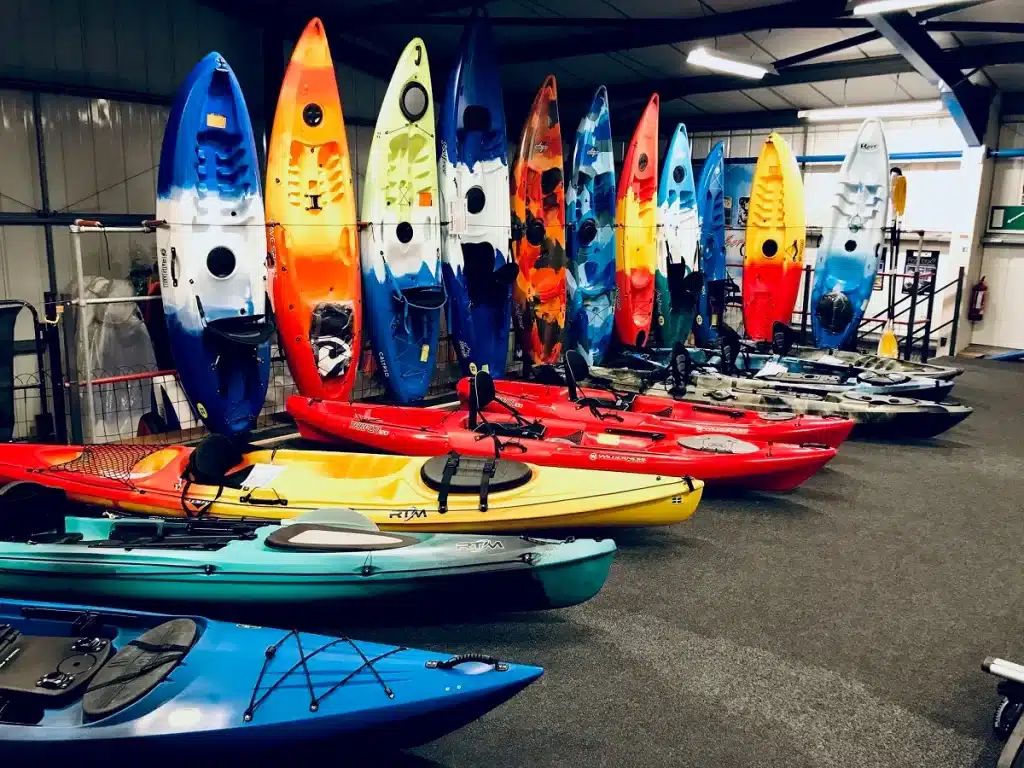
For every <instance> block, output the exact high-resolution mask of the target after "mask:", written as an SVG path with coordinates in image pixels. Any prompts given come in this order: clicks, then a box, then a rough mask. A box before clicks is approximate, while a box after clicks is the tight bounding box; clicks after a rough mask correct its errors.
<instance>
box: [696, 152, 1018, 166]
mask: <svg viewBox="0 0 1024 768" xmlns="http://www.w3.org/2000/svg"><path fill="white" fill-rule="evenodd" d="M1011 151H1014V152H1016V151H1018V150H1011ZM1020 151H1024V150H1020ZM963 154H964V153H963V152H961V151H959V150H951V151H948V152H893V153H892V154H890V155H889V160H892V161H907V160H959V159H960V158H961V157H963ZM1015 156H1016V155H1015ZM1020 156H1024V155H1020ZM845 159H846V155H797V157H796V161H797V162H798V163H800V164H801V165H804V164H809V163H832V164H836V165H838V164H841V163H842V162H843V160H845ZM725 162H726V163H729V164H731V165H753V164H754V163H756V162H757V158H756V157H727V158H726V159H725ZM694 164H695V165H697V164H699V163H694Z"/></svg>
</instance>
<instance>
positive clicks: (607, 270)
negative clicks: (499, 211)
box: [565, 85, 616, 365]
mask: <svg viewBox="0 0 1024 768" xmlns="http://www.w3.org/2000/svg"><path fill="white" fill-rule="evenodd" d="M565 213H566V216H565V219H566V224H567V225H568V226H567V227H566V245H567V248H568V256H569V272H568V275H567V278H566V288H567V307H566V313H567V315H568V324H569V328H568V331H569V348H570V349H575V350H577V351H579V353H580V354H581V355H583V357H584V359H585V360H586V361H587V363H588V364H590V365H597V364H599V363H600V362H601V360H602V359H603V358H604V356H605V354H606V353H607V352H608V346H609V344H610V343H611V340H612V330H613V329H614V326H615V293H616V283H615V155H614V153H613V151H612V126H611V118H610V116H609V112H608V91H607V90H606V89H605V87H604V86H603V85H602V86H601V87H600V88H598V89H597V93H595V94H594V101H593V102H592V103H591V105H590V109H589V110H588V111H587V114H586V115H584V116H583V119H582V120H581V121H580V126H579V129H578V130H577V131H576V147H575V149H574V150H573V155H572V176H571V177H570V178H569V183H568V184H567V185H566V190H565Z"/></svg>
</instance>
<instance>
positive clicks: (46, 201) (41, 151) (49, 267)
mask: <svg viewBox="0 0 1024 768" xmlns="http://www.w3.org/2000/svg"><path fill="white" fill-rule="evenodd" d="M32 120H33V122H34V123H35V128H36V155H37V157H38V158H39V204H40V210H39V212H40V214H42V218H43V219H44V220H45V219H47V218H48V217H49V216H50V213H51V210H50V180H49V179H48V178H47V177H46V143H45V142H44V141H43V107H42V98H41V97H40V95H39V92H38V91H33V93H32ZM43 239H44V242H45V244H46V273H47V278H48V280H49V284H50V292H51V293H56V292H57V256H56V252H55V250H54V248H53V229H52V228H51V226H50V224H43Z"/></svg>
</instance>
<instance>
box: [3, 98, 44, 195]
mask: <svg viewBox="0 0 1024 768" xmlns="http://www.w3.org/2000/svg"><path fill="white" fill-rule="evenodd" d="M35 131H36V126H35V121H34V120H33V117H32V96H31V95H30V94H27V93H22V92H20V91H0V211H4V212H8V213H11V212H17V213H26V212H29V211H35V210H38V209H39V207H40V205H41V202H40V194H39V158H38V155H37V153H36V133H35Z"/></svg>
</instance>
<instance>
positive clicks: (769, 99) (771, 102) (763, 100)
mask: <svg viewBox="0 0 1024 768" xmlns="http://www.w3.org/2000/svg"><path fill="white" fill-rule="evenodd" d="M742 93H743V95H744V96H746V97H747V98H749V99H750V100H751V101H754V102H756V103H758V104H760V105H761V107H763V108H764V109H794V105H793V104H792V103H791V102H790V101H788V100H787V99H785V98H784V97H783V96H782V95H781V93H777V92H776V91H775V89H774V88H749V89H747V90H745V91H742Z"/></svg>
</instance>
